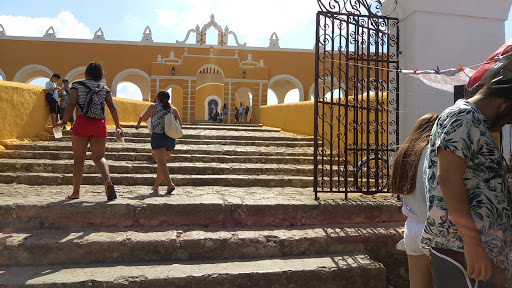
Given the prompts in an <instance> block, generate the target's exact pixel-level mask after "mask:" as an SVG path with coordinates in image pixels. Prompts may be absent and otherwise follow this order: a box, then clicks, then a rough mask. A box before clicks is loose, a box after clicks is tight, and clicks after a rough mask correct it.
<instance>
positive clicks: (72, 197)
mask: <svg viewBox="0 0 512 288" xmlns="http://www.w3.org/2000/svg"><path fill="white" fill-rule="evenodd" d="M64 199H66V200H76V199H80V196H73V194H71V195H68V196H66V198H64Z"/></svg>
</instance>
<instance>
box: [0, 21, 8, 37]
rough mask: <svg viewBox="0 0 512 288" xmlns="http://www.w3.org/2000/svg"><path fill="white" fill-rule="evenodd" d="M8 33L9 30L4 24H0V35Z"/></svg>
mask: <svg viewBox="0 0 512 288" xmlns="http://www.w3.org/2000/svg"><path fill="white" fill-rule="evenodd" d="M5 34H7V31H6V30H5V28H4V26H3V25H2V24H0V36H5Z"/></svg>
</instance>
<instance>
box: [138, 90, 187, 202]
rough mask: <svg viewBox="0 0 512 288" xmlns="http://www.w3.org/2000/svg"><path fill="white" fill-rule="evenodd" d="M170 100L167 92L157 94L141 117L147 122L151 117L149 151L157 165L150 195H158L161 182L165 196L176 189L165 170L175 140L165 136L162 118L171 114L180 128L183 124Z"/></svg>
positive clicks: (166, 169) (167, 169)
mask: <svg viewBox="0 0 512 288" xmlns="http://www.w3.org/2000/svg"><path fill="white" fill-rule="evenodd" d="M170 98H171V96H170V95H169V92H167V91H160V92H158V94H157V95H156V103H154V104H151V105H149V107H148V108H147V111H146V112H145V113H144V114H143V115H142V117H141V118H142V119H141V120H142V121H147V120H148V119H149V117H151V129H152V131H153V133H152V134H151V149H152V150H153V157H154V158H155V161H156V164H157V175H156V179H155V184H154V185H153V188H152V190H153V192H152V193H151V194H152V195H155V194H158V187H159V186H160V183H161V182H162V180H164V181H165V183H166V184H167V192H166V193H165V194H167V195H169V194H171V193H172V192H173V191H174V190H175V189H176V186H175V185H174V183H173V182H172V180H171V176H170V175H169V168H167V159H168V158H169V156H171V154H172V152H173V151H174V148H175V147H176V139H173V138H171V137H169V136H167V134H165V121H164V118H165V116H166V115H167V114H169V113H171V115H172V117H174V119H176V120H177V121H178V122H179V123H180V126H183V122H182V121H181V117H180V114H179V113H178V109H176V108H174V107H172V106H171V104H170V103H169V99H170ZM136 128H137V127H136Z"/></svg>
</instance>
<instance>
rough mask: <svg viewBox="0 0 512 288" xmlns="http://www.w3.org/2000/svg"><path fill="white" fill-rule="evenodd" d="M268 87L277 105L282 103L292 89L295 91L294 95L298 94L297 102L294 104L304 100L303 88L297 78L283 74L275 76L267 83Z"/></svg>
mask: <svg viewBox="0 0 512 288" xmlns="http://www.w3.org/2000/svg"><path fill="white" fill-rule="evenodd" d="M268 87H269V89H272V91H273V92H274V94H275V96H276V98H277V103H284V102H285V98H286V96H287V94H288V93H289V92H290V91H292V90H294V89H296V90H297V92H294V94H295V93H298V100H297V101H295V102H299V101H303V100H304V88H303V87H302V84H301V83H300V81H299V80H298V79H297V78H295V77H293V76H291V75H284V74H283V75H278V76H275V77H274V78H272V79H271V80H270V81H269V83H268ZM294 94H293V95H294ZM288 103H290V102H288Z"/></svg>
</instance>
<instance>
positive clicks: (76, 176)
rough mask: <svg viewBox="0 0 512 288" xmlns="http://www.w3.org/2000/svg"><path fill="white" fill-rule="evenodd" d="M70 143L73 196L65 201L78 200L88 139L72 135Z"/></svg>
mask: <svg viewBox="0 0 512 288" xmlns="http://www.w3.org/2000/svg"><path fill="white" fill-rule="evenodd" d="M71 143H72V144H71V145H72V148H73V194H71V195H69V196H68V197H66V199H78V198H80V185H81V184H82V177H83V174H84V162H85V153H86V152H87V145H88V144H89V138H86V137H78V136H74V135H72V136H71Z"/></svg>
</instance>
